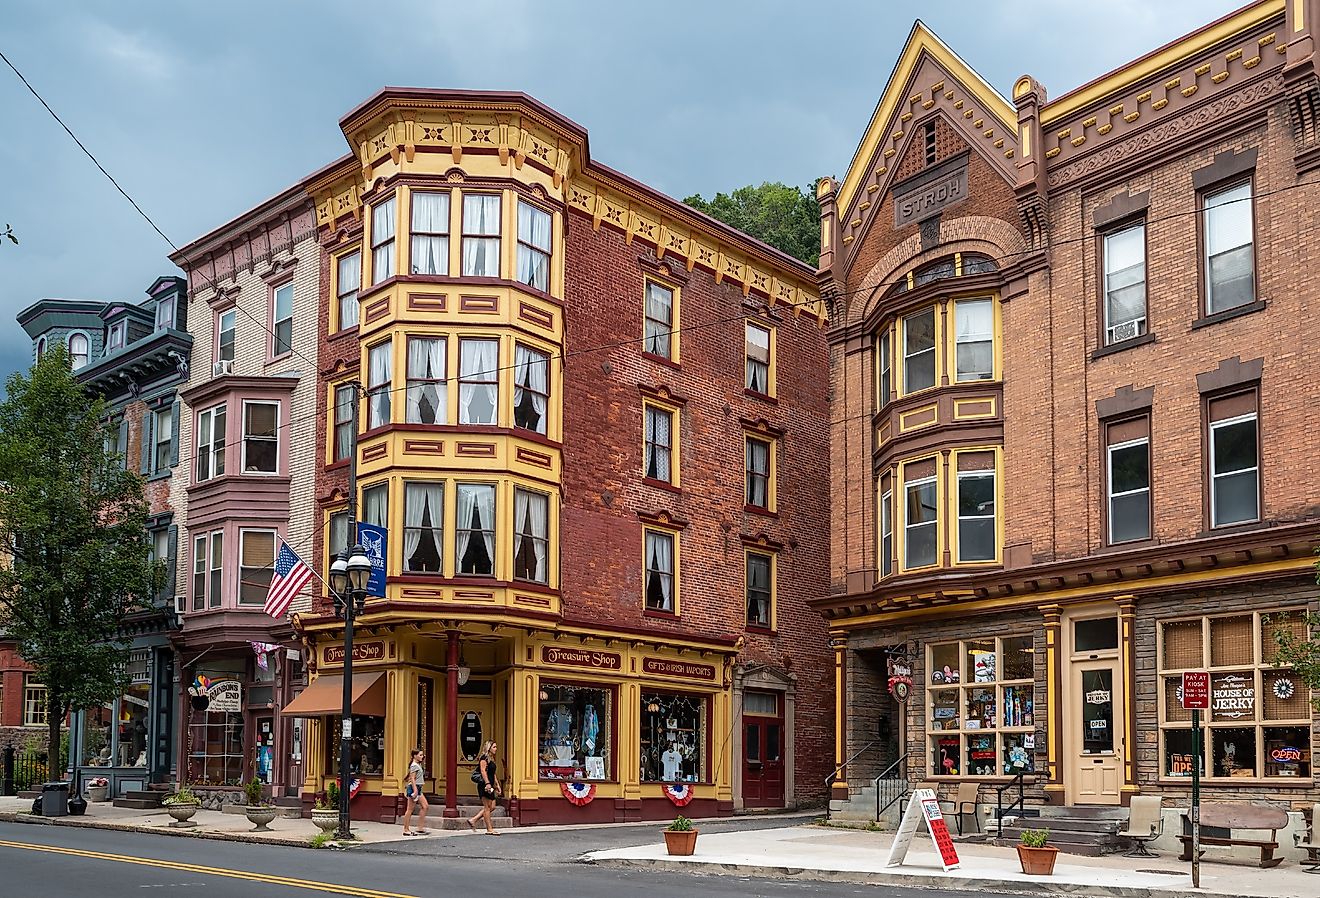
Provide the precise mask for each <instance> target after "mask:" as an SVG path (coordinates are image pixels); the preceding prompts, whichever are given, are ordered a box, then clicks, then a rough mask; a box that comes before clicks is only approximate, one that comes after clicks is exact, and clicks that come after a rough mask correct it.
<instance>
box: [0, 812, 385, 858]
mask: <svg viewBox="0 0 1320 898" xmlns="http://www.w3.org/2000/svg"><path fill="white" fill-rule="evenodd" d="M0 821H4V822H7V823H26V824H30V825H33V826H75V827H79V828H81V829H107V830H113V831H115V832H126V833H145V834H147V835H153V836H176V837H182V838H185V839H211V840H213V841H216V842H247V843H248V844H251V845H275V846H278V847H281V848H316V846H315V845H313V844H312V843H311V841H310V839H311V837H310V836H309V837H308V839H305V840H302V841H297V842H295V841H285V840H283V839H263V838H261V837H260V836H257V835H254V834H248V833H218V832H213V831H209V830H204V829H169V828H164V827H158V826H135V825H132V824H128V825H124V824H119V823H104V822H101V821H99V820H88V819H86V818H79V817H37V816H34V815H32V814H24V813H13V812H0ZM359 844H366V843H358V844H350V845H340V844H339V843H338V842H331V843H329V844H328V845H326V846H322V847H334V848H338V849H341V850H342V849H347V848H357V847H358V846H359Z"/></svg>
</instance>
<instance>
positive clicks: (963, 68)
mask: <svg viewBox="0 0 1320 898" xmlns="http://www.w3.org/2000/svg"><path fill="white" fill-rule="evenodd" d="M1277 2H1282V0H1277ZM923 53H924V54H926V55H929V56H931V57H932V58H934V60H935V61H936V62H937V63H939V64H940V66H942V67H943V68H944V69H945V70H946V71H947V72H948V73H949V75H950V77H953V78H956V79H958V81H960V82H961V83H962V85H963V86H964V87H965V88H967V90H968V91H969V92H970V93H971V94H972V95H973V96H975V97H976V98H977V99H978V100H980V101H981V102H982V103H983V104H984V105H985V107H986V111H987V112H988V113H989V114H991V115H994V116H995V117H996V118H998V119H999V120H1000V124H1001V125H1003V127H1004V129H1005V130H1008V131H1014V132H1015V131H1016V130H1017V111H1016V110H1015V109H1014V107H1013V104H1011V103H1010V102H1009V101H1008V99H1007V98H1006V97H1004V95H1003V94H1001V93H999V91H997V90H995V89H994V88H993V87H991V86H990V83H989V82H988V81H986V80H985V79H984V78H982V77H981V75H980V73H978V72H977V71H976V70H975V69H973V68H972V67H971V66H970V65H968V64H967V63H966V61H964V60H963V58H962V57H961V56H959V55H958V54H957V53H955V52H954V51H953V50H952V49H951V48H950V47H949V45H948V44H946V43H944V41H942V40H940V38H939V35H937V34H936V33H935V32H933V31H931V30H930V28H928V27H927V26H926V23H925V22H923V21H921V20H920V19H918V20H917V21H916V22H914V23H913V25H912V31H911V32H910V33H909V34H908V39H907V43H905V44H904V45H903V52H902V53H900V54H899V56H898V60H897V61H896V62H895V63H894V69H893V71H892V72H890V74H889V81H888V82H886V84H885V89H884V92H883V93H881V94H880V100H879V102H877V103H876V105H875V112H873V113H872V114H871V120H870V121H869V122H868V123H867V125H866V130H865V132H863V134H862V139H861V141H860V142H859V143H858V145H857V151H856V152H855V153H853V157H852V161H851V162H849V163H848V173H847V174H846V175H844V177H843V180H842V181H841V182H840V184H839V196H838V206H839V209H840V210H845V211H846V210H848V209H849V206H850V204H851V202H852V200H853V199H854V195H855V194H856V193H857V190H858V189H859V188H860V187H861V183H862V178H863V176H864V174H865V169H866V168H867V166H868V165H869V163H870V160H871V157H872V156H874V155H875V153H876V151H877V150H878V149H879V148H880V143H881V141H882V140H883V139H884V134H883V133H882V131H883V130H884V129H886V128H887V126H888V124H889V121H890V119H891V118H893V115H894V113H895V112H896V111H897V110H898V104H899V103H901V102H902V101H903V99H904V97H903V93H904V91H905V89H906V85H907V83H908V80H909V79H910V78H911V76H912V73H913V72H915V71H916V67H917V64H918V63H919V62H920V61H921V57H922V54H923Z"/></svg>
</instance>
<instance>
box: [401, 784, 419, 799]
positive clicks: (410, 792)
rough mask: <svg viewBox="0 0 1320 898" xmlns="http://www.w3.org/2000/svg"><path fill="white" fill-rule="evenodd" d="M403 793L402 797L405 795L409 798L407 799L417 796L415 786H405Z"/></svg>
mask: <svg viewBox="0 0 1320 898" xmlns="http://www.w3.org/2000/svg"><path fill="white" fill-rule="evenodd" d="M403 794H404V797H405V798H407V799H409V800H410V801H411V800H412V799H414V798H416V797H417V787H416V786H409V787H407V788H406V789H404V790H403Z"/></svg>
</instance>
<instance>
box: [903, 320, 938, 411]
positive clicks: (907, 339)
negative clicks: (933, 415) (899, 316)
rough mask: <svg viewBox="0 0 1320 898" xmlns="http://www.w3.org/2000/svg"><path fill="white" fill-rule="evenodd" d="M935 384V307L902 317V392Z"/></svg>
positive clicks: (912, 391)
mask: <svg viewBox="0 0 1320 898" xmlns="http://www.w3.org/2000/svg"><path fill="white" fill-rule="evenodd" d="M933 386H935V309H934V308H933V307H932V308H929V309H925V310H923V311H921V312H917V313H916V314H915V315H909V316H907V317H906V318H904V319H903V392H904V393H905V394H906V393H915V392H917V391H918V390H925V389H927V388H928V387H933Z"/></svg>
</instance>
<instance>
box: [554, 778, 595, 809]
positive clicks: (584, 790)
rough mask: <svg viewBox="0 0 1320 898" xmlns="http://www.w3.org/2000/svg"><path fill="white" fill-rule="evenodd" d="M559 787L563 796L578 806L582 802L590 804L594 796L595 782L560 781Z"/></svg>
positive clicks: (580, 805) (582, 803)
mask: <svg viewBox="0 0 1320 898" xmlns="http://www.w3.org/2000/svg"><path fill="white" fill-rule="evenodd" d="M559 788H560V789H562V790H563V792H564V797H565V798H567V799H568V800H569V801H571V802H573V804H575V805H577V806H578V807H582V805H584V804H591V799H593V798H595V797H596V784H595V783H579V782H568V781H565V782H561V783H560V784H559Z"/></svg>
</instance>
